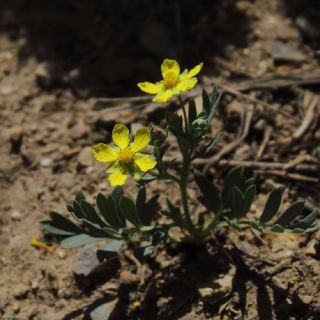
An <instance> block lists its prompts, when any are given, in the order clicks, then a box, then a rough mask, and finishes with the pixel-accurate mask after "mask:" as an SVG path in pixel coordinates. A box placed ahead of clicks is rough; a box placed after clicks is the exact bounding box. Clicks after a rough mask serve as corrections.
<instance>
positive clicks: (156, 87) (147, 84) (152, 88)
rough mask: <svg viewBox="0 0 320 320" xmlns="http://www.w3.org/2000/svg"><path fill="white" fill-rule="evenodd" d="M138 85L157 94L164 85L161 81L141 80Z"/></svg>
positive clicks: (143, 89)
mask: <svg viewBox="0 0 320 320" xmlns="http://www.w3.org/2000/svg"><path fill="white" fill-rule="evenodd" d="M138 87H139V88H140V89H141V90H142V91H144V92H147V93H150V94H157V93H159V92H160V91H161V90H162V88H163V85H162V84H161V83H160V82H158V83H151V82H140V83H138Z"/></svg>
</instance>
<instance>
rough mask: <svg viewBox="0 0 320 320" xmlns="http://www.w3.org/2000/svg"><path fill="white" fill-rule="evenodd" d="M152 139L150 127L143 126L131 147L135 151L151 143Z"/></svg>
mask: <svg viewBox="0 0 320 320" xmlns="http://www.w3.org/2000/svg"><path fill="white" fill-rule="evenodd" d="M150 140H151V135H150V131H149V129H148V128H146V127H144V128H141V129H139V130H138V131H137V134H136V136H135V138H134V141H133V143H132V145H131V147H130V149H131V150H132V151H134V152H137V151H140V150H142V149H143V148H145V147H146V146H147V145H148V144H149V142H150Z"/></svg>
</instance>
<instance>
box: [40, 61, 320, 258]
mask: <svg viewBox="0 0 320 320" xmlns="http://www.w3.org/2000/svg"><path fill="white" fill-rule="evenodd" d="M201 68H202V64H199V65H197V66H196V67H194V68H193V69H192V70H190V71H188V70H185V71H183V72H182V73H180V67H179V64H178V63H177V62H176V61H175V60H169V59H166V60H164V62H163V63H162V65H161V72H162V76H163V80H161V81H160V82H157V83H155V84H153V83H149V82H144V83H139V84H138V86H139V88H140V89H141V90H143V91H145V92H147V93H150V94H154V95H155V97H154V98H153V100H154V101H156V102H167V101H168V100H169V99H171V98H172V97H173V96H177V97H178V101H179V104H180V107H181V110H182V115H179V114H178V113H177V112H170V111H169V112H167V114H166V117H165V123H166V125H165V128H163V130H161V129H156V128H154V127H144V128H141V129H139V130H138V131H137V133H136V136H135V138H134V140H133V142H131V143H130V134H129V130H128V128H127V127H126V126H125V125H123V124H116V125H115V127H114V129H113V132H112V139H113V142H114V145H106V144H104V143H99V144H97V145H95V146H93V148H92V152H93V156H94V157H95V159H96V160H97V161H100V162H104V163H107V165H108V168H107V170H106V172H107V174H108V181H109V183H110V185H111V186H112V187H114V189H113V191H112V193H111V194H108V195H105V194H101V193H99V194H98V195H97V197H96V203H95V205H92V204H90V203H89V202H87V200H86V198H85V196H84V195H83V193H82V192H79V193H78V194H77V195H76V197H75V200H74V201H73V202H72V203H71V204H69V205H68V206H67V209H68V211H69V212H70V214H71V216H68V217H67V216H65V215H61V214H60V213H57V212H50V213H49V217H50V219H49V220H45V221H42V222H41V224H42V227H43V228H44V229H45V230H46V231H47V232H49V233H51V234H55V235H58V236H62V237H64V240H62V242H61V245H62V246H63V247H64V248H75V247H79V246H83V245H85V244H88V243H91V242H101V241H105V243H104V244H103V245H101V246H100V248H99V249H98V251H97V256H98V258H99V260H104V259H108V258H111V257H114V256H116V255H117V254H118V252H119V250H120V249H121V248H122V246H123V245H124V243H126V244H127V245H129V247H130V248H132V249H133V251H134V254H135V255H136V257H138V258H139V259H144V258H145V257H147V256H149V255H150V254H152V252H153V248H154V247H155V246H157V245H159V244H167V243H172V242H182V241H194V242H201V241H205V239H206V238H207V237H208V236H209V235H210V233H211V232H212V230H214V229H216V228H234V229H236V230H239V229H240V228H241V226H250V227H252V228H254V229H256V230H258V231H259V232H293V233H300V232H313V231H316V230H318V229H319V228H320V225H317V224H315V221H316V219H317V217H318V216H319V213H318V211H317V210H313V211H312V212H310V210H308V209H306V208H305V206H304V201H302V200H298V201H296V202H295V203H293V204H291V205H289V206H288V207H287V208H286V209H285V210H284V211H283V212H281V213H279V209H280V205H281V199H282V190H281V189H274V190H272V191H271V193H270V194H269V196H268V198H267V201H266V203H265V206H264V209H263V211H262V212H261V215H260V218H259V220H252V219H251V218H249V217H248V213H249V211H250V209H251V206H252V204H253V202H254V200H255V197H256V191H257V188H256V185H255V182H254V179H252V178H250V177H246V175H245V173H244V169H243V168H241V167H235V168H233V169H231V170H230V171H229V173H228V174H227V175H226V177H225V179H224V183H223V185H221V186H220V185H219V186H217V185H215V184H214V183H213V182H212V181H211V180H210V179H208V177H206V176H205V175H204V174H202V173H201V172H200V171H198V170H196V169H194V168H193V166H192V162H193V161H194V160H195V159H196V158H198V157H199V156H200V155H204V154H210V153H212V150H213V149H214V147H215V145H216V143H217V141H218V140H219V139H220V137H221V133H217V134H216V136H215V137H214V138H213V139H212V140H211V141H207V140H208V139H206V138H207V134H208V131H209V128H210V127H211V122H212V120H213V119H214V117H215V115H216V112H217V107H218V104H219V101H220V99H221V93H219V91H218V90H217V88H214V90H213V92H212V94H211V95H209V94H208V93H207V92H206V91H203V93H202V108H201V111H200V112H199V111H198V110H197V108H196V104H195V101H194V100H193V99H189V100H183V98H182V96H181V92H184V91H187V90H190V89H192V88H193V87H194V86H195V85H196V83H197V78H196V77H195V76H196V75H197V74H198V73H199V72H200V71H201ZM168 135H173V136H174V137H175V138H176V141H177V145H178V148H179V152H180V154H181V161H178V160H176V159H174V160H172V161H168V160H166V158H165V155H166V153H167V151H168V149H170V144H169V143H167V137H168ZM148 145H149V151H150V148H151V149H152V152H151V153H150V152H149V153H147V152H143V153H142V152H141V151H142V150H143V149H146V148H147V147H148ZM128 177H133V179H135V180H136V186H137V193H136V197H135V199H132V198H130V197H128V196H127V195H125V192H124V189H123V187H122V185H124V184H125V182H126V180H127V179H128ZM162 179H165V180H171V181H172V182H173V183H174V184H176V186H177V188H178V189H179V191H180V199H179V200H178V201H176V202H174V201H173V200H171V199H170V198H171V197H170V196H169V195H168V196H167V198H166V200H165V204H164V207H165V209H164V210H163V211H161V209H160V208H161V207H162V206H161V205H159V204H158V198H159V194H158V193H155V194H154V195H153V196H152V197H151V198H148V199H147V192H146V191H147V189H148V187H149V185H150V184H155V185H156V183H157V181H159V180H162ZM193 182H195V183H196V185H197V188H198V196H197V199H196V200H197V201H199V203H200V204H201V205H202V206H203V207H204V208H205V209H206V211H207V213H208V214H207V216H208V217H209V218H208V219H202V220H203V222H197V221H195V220H194V219H193V215H192V212H191V210H190V195H189V192H188V190H189V188H188V187H189V186H190V184H191V183H193ZM154 189H155V187H153V190H154ZM192 200H194V199H192ZM159 213H161V214H164V215H166V216H167V219H165V221H167V222H165V223H163V222H161V223H160V222H158V221H157V219H154V215H155V214H159ZM302 213H304V217H303V218H300V220H299V219H298V217H299V216H301V214H302ZM297 219H298V221H297ZM161 221H163V219H162V220H161ZM174 229H179V230H180V231H179V232H173V230H174Z"/></svg>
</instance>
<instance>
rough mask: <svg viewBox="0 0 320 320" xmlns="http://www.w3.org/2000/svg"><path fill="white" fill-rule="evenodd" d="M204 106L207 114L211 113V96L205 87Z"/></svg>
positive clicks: (203, 94)
mask: <svg viewBox="0 0 320 320" xmlns="http://www.w3.org/2000/svg"><path fill="white" fill-rule="evenodd" d="M202 107H203V110H205V111H206V113H207V114H209V113H210V109H211V103H210V98H209V95H208V93H207V91H206V90H205V89H203V91H202Z"/></svg>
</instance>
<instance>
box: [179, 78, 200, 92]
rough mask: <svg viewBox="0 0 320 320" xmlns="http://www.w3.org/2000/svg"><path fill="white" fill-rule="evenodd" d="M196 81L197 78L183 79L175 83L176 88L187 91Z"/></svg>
mask: <svg viewBox="0 0 320 320" xmlns="http://www.w3.org/2000/svg"><path fill="white" fill-rule="evenodd" d="M197 82H198V80H197V78H192V79H188V80H183V81H180V82H179V83H178V84H177V88H178V89H179V90H181V91H187V90H190V89H192V88H193V87H194V86H195V85H196V84H197Z"/></svg>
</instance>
